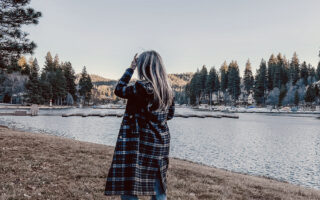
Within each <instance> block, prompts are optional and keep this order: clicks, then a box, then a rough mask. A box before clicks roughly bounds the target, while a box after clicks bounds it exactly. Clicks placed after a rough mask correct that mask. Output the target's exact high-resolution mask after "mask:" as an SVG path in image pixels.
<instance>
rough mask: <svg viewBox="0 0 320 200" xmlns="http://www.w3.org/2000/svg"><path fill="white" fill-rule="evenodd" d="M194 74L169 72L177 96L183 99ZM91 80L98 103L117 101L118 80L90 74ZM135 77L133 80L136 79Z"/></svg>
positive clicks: (94, 98)
mask: <svg viewBox="0 0 320 200" xmlns="http://www.w3.org/2000/svg"><path fill="white" fill-rule="evenodd" d="M192 76H193V73H192V72H188V73H181V74H168V77H169V79H170V81H171V85H172V89H173V90H174V91H175V93H176V96H178V97H179V99H180V100H181V97H180V96H181V93H184V87H185V85H186V84H187V83H189V82H190V80H191V78H192ZM76 77H77V78H76V83H78V82H79V79H80V74H76ZM90 77H91V81H92V83H93V85H94V88H93V89H92V90H93V91H92V98H93V101H94V102H97V103H107V102H110V101H115V100H117V99H118V98H117V97H116V96H115V95H114V93H113V91H114V88H115V86H116V84H117V82H118V80H114V79H109V78H105V77H102V76H99V75H96V74H90ZM134 80H135V79H133V80H132V81H134Z"/></svg>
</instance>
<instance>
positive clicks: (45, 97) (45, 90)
mask: <svg viewBox="0 0 320 200" xmlns="http://www.w3.org/2000/svg"><path fill="white" fill-rule="evenodd" d="M40 87H41V96H42V101H43V102H42V103H45V104H49V102H50V100H52V97H53V94H52V86H51V84H50V82H49V81H48V80H47V74H46V72H45V71H42V73H41V78H40Z"/></svg>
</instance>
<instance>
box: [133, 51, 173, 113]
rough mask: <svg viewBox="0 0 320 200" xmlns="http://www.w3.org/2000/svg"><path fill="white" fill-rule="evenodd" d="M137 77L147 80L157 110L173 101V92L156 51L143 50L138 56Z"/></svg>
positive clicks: (166, 106) (164, 107)
mask: <svg viewBox="0 0 320 200" xmlns="http://www.w3.org/2000/svg"><path fill="white" fill-rule="evenodd" d="M137 68H138V77H139V79H141V80H147V81H149V82H150V83H151V84H152V86H153V90H154V93H153V95H154V100H155V102H156V104H157V106H158V107H157V110H162V109H167V108H168V107H169V106H170V105H171V103H172V101H173V92H172V88H171V83H170V81H169V79H168V75H167V73H166V70H165V68H164V65H163V62H162V58H161V56H160V55H159V53H157V52H156V51H153V50H152V51H145V52H143V53H142V54H140V56H139V57H138V61H137Z"/></svg>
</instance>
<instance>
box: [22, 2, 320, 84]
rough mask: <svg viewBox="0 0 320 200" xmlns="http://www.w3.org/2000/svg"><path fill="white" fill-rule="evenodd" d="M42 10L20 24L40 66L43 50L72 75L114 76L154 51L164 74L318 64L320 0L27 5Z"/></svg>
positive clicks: (33, 3)
mask: <svg viewBox="0 0 320 200" xmlns="http://www.w3.org/2000/svg"><path fill="white" fill-rule="evenodd" d="M31 7H33V8H35V9H36V10H39V11H41V12H42V14H43V17H42V18H41V19H40V22H39V24H38V25H37V26H31V27H25V28H24V30H26V31H27V32H29V33H30V36H29V38H30V39H32V40H33V41H35V42H36V43H37V45H38V47H37V49H36V50H35V54H34V55H33V57H36V58H37V59H38V61H39V63H40V66H41V67H42V66H43V63H44V57H45V55H46V53H47V52H48V51H50V52H51V53H52V54H53V56H54V55H55V54H58V55H59V57H60V60H62V61H70V62H71V63H72V64H73V67H74V69H75V71H76V73H79V72H80V71H81V69H82V67H83V66H86V67H87V70H88V72H89V73H92V74H98V75H101V76H104V77H107V78H113V79H118V78H120V76H121V75H122V73H123V72H124V70H125V69H126V68H127V67H128V66H129V65H130V62H131V60H132V57H133V55H134V54H135V53H136V52H139V53H141V52H142V51H144V50H150V49H154V50H156V51H158V52H159V53H160V54H161V56H162V58H163V60H164V63H165V66H166V69H167V72H168V73H181V72H194V71H196V69H197V68H200V67H201V66H202V65H204V64H205V65H206V66H207V67H208V68H209V67H211V66H215V67H216V68H219V67H220V66H221V64H222V63H223V62H224V61H225V60H226V61H227V62H228V63H229V62H230V61H231V60H237V61H238V64H239V66H240V70H241V73H242V72H243V70H244V66H245V63H246V61H247V59H250V61H251V63H252V67H253V71H254V72H255V70H256V68H257V67H258V66H259V63H260V61H261V58H264V59H265V60H268V59H269V57H270V55H271V54H272V53H275V54H277V53H279V52H281V53H283V54H284V55H285V56H286V57H287V58H290V59H291V57H292V55H293V53H294V52H295V51H296V52H297V54H298V56H299V59H300V60H306V61H307V62H308V63H311V64H312V65H314V66H316V64H317V62H318V60H319V57H318V51H319V49H320V12H319V8H320V1H319V0H307V1H302V0H277V1H276V0H259V1H257V0H232V1H231V0H225V1H222V0H221V1H215V0H210V1H209V0H208V1H202V0H199V1H195V0H192V1H191V0H161V1H160V0H158V1H155V0H114V1H109V0H94V1H88V0H86V1H85V0H31Z"/></svg>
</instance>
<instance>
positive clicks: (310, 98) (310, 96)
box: [304, 85, 316, 103]
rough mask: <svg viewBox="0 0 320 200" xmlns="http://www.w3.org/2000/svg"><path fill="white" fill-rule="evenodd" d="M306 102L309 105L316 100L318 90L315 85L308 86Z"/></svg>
mask: <svg viewBox="0 0 320 200" xmlns="http://www.w3.org/2000/svg"><path fill="white" fill-rule="evenodd" d="M304 100H305V101H306V102H307V103H312V102H314V101H315V100H316V90H315V87H314V86H313V85H310V86H308V89H307V92H306V95H305V97H304Z"/></svg>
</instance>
